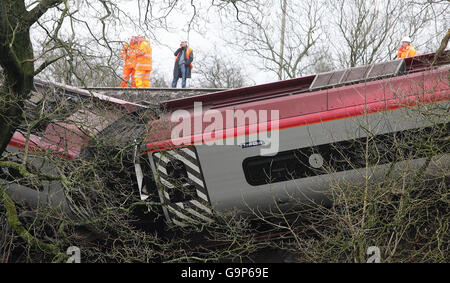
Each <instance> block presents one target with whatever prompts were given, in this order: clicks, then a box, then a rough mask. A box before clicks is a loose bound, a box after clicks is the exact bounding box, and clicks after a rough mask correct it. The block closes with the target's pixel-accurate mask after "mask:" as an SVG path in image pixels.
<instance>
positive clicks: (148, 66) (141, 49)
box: [135, 37, 152, 88]
mask: <svg viewBox="0 0 450 283" xmlns="http://www.w3.org/2000/svg"><path fill="white" fill-rule="evenodd" d="M151 71H152V47H151V46H150V43H149V42H148V41H147V40H146V39H145V38H143V37H139V45H138V48H137V52H136V75H135V77H136V87H137V88H143V87H150V72H151Z"/></svg>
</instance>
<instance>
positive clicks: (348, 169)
mask: <svg viewBox="0 0 450 283" xmlns="http://www.w3.org/2000/svg"><path fill="white" fill-rule="evenodd" d="M433 57H434V54H427V55H423V56H417V57H414V58H408V59H402V60H394V61H389V62H383V63H377V64H373V65H369V66H360V67H355V68H349V69H345V70H338V71H333V72H328V73H323V74H317V75H311V76H307V77H302V78H297V79H292V80H286V81H280V82H275V83H270V84H264V85H258V86H253V87H246V88H240V89H234V90H227V91H222V92H216V93H211V94H207V95H200V96H195V97H189V98H183V99H176V100H170V101H166V102H163V103H162V104H161V110H162V112H160V113H159V112H158V113H157V114H160V115H159V117H158V118H157V119H154V117H153V118H151V117H150V116H155V115H153V114H152V115H150V116H149V115H143V116H144V118H143V119H140V117H141V116H140V115H141V114H142V112H144V111H147V110H148V109H147V107H146V106H142V105H139V104H134V103H130V102H127V101H123V100H120V99H114V98H110V97H107V96H103V95H100V94H95V93H90V92H88V91H84V90H80V89H75V88H70V87H68V86H63V85H58V84H56V85H55V89H54V90H52V91H51V92H52V95H50V96H49V95H46V94H45V92H39V91H37V92H33V95H32V96H31V98H30V100H29V101H27V103H30V109H44V111H49V112H51V111H54V109H53V108H54V107H61V106H60V105H61V103H62V104H63V105H64V106H63V107H62V110H58V111H59V112H60V113H59V114H60V115H59V116H58V119H56V120H50V121H49V120H42V121H40V122H39V123H38V124H37V125H36V127H34V128H32V129H31V131H30V132H29V138H28V139H27V138H26V135H27V134H28V133H27V130H28V129H27V128H23V129H19V131H17V132H16V133H15V134H14V137H13V138H12V139H11V141H10V143H9V146H8V148H7V152H6V154H10V155H11V156H14V157H15V158H19V159H17V160H18V161H20V158H21V156H22V155H23V152H24V151H25V149H26V148H28V150H29V151H30V154H29V157H28V158H29V160H31V163H33V164H35V165H36V167H39V169H41V171H42V172H45V173H50V174H56V175H57V173H58V172H56V171H55V166H54V165H53V164H50V163H48V162H46V161H47V159H45V154H43V153H44V152H45V153H46V154H47V153H50V154H52V155H54V156H55V155H56V156H58V157H60V158H63V159H69V160H79V159H83V158H90V157H92V156H91V153H92V152H91V151H90V149H93V150H94V151H95V144H93V143H95V142H96V140H97V138H98V137H103V138H106V139H108V138H112V137H120V139H121V140H122V143H123V144H126V145H130V144H137V140H139V139H145V142H144V143H143V144H141V146H138V145H136V147H135V154H134V160H131V161H132V162H134V171H135V178H136V180H135V182H136V183H137V188H136V190H137V192H138V193H139V196H140V198H141V200H152V201H154V202H157V203H161V204H163V205H162V206H157V207H160V208H161V211H158V214H160V213H161V214H163V215H165V218H166V221H167V222H168V223H173V224H175V225H179V226H186V225H191V224H198V223H206V222H212V221H215V219H216V217H217V216H218V213H222V212H227V211H230V210H232V211H234V212H239V213H250V214H252V213H265V212H270V211H271V210H273V209H275V210H276V211H288V210H289V209H291V208H292V207H294V206H295V205H296V204H297V203H303V202H305V201H315V202H318V201H321V200H324V196H325V194H324V192H326V191H327V190H328V188H329V186H330V185H331V184H335V182H350V183H354V184H356V183H358V182H362V181H364V180H365V176H366V175H365V173H366V168H369V169H370V171H371V172H370V174H371V180H374V181H375V180H376V179H377V178H378V179H380V178H383V177H384V176H385V175H386V172H387V171H389V170H391V169H392V165H393V164H395V166H396V167H397V168H408V166H411V168H418V167H420V166H421V165H422V164H423V163H424V160H425V159H426V157H427V154H426V152H425V151H421V149H420V148H415V147H414V146H412V147H411V150H410V151H411V152H410V153H411V154H413V155H414V156H415V159H414V160H409V161H401V162H398V160H405V158H402V156H398V155H396V154H392V152H391V151H390V150H389V149H390V148H391V147H392V146H393V144H394V142H396V141H397V140H399V139H402V138H407V137H421V136H423V137H427V136H430V135H434V136H433V138H435V139H436V140H438V141H439V142H440V143H442V145H443V146H440V147H439V148H441V150H442V151H441V152H435V154H436V155H437V158H439V162H440V163H441V165H442V166H444V167H445V168H447V167H448V164H449V158H448V116H449V115H448V111H449V110H448V109H449V102H448V100H449V93H450V90H449V72H450V59H449V57H450V52H448V51H447V52H445V53H444V54H443V55H442V56H441V58H439V60H438V61H437V63H436V64H435V65H434V66H430V64H429V62H430V61H431V60H432V59H433ZM45 84H48V83H45ZM36 86H37V89H44V88H45V87H44V83H42V82H39V81H37V82H36ZM52 97H53V98H52ZM52 99H56V100H58V99H59V100H61V101H53V100H52ZM84 102H88V104H89V105H92V106H88V107H87V108H86V107H84V108H83V107H78V106H79V105H80V104H83V103H84ZM105 105H106V106H107V107H106V108H105ZM47 107H50V108H47ZM52 107H53V108H52ZM424 108H425V110H427V111H428V110H429V111H428V112H433V113H434V114H436V115H434V116H433V115H431V116H430V115H417V113H419V112H420V111H422V110H424ZM150 112H151V113H154V111H150ZM26 113H27V115H31V116H30V117H28V118H27V119H28V120H29V121H34V120H36V118H37V117H38V116H36V115H39V113H34V112H33V111H26ZM34 114H36V115H35V116H36V117H33V115H34ZM419 114H420V113H419ZM149 119H150V121H149V122H148V123H147V121H148V120H149ZM436 128H439V129H438V130H436ZM146 133H149V134H148V135H147V134H146ZM174 133H175V134H174ZM177 134H178V135H177ZM145 135H147V136H145ZM367 138H369V139H370V141H373V142H371V144H374V145H375V147H376V150H377V151H378V153H379V155H378V156H377V158H376V160H367V158H365V157H366V156H364V153H365V149H366V148H365V145H366V141H367ZM21 154H22V155H21ZM94 154H95V152H94ZM410 161H411V162H410ZM367 166H369V167H367ZM16 177H17V178H18V179H19V177H20V174H19V173H18V172H14V170H12V169H7V168H2V171H1V172H0V182H1V184H7V187H6V189H7V192H8V193H9V194H11V195H12V196H13V197H14V198H15V200H18V201H20V200H23V201H25V202H28V203H32V204H33V205H36V206H38V205H52V206H58V207H61V206H62V208H64V209H66V210H70V208H69V207H68V206H69V204H68V203H67V202H66V199H65V194H64V190H63V188H62V186H61V184H60V183H59V182H58V181H43V182H42V183H41V184H40V187H39V188H32V186H33V184H27V183H18V182H15V180H14V179H15V178H16ZM131 187H132V185H130V189H131ZM149 215H151V214H149ZM149 220H150V222H151V221H152V219H149Z"/></svg>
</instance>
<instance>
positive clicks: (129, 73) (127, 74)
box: [120, 64, 136, 87]
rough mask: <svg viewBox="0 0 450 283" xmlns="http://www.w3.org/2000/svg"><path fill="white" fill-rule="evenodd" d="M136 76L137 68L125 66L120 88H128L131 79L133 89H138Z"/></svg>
mask: <svg viewBox="0 0 450 283" xmlns="http://www.w3.org/2000/svg"><path fill="white" fill-rule="evenodd" d="M135 74H136V69H135V66H134V65H127V64H125V65H124V66H123V72H122V81H121V82H120V87H127V84H128V81H129V80H130V78H131V87H136V80H135Z"/></svg>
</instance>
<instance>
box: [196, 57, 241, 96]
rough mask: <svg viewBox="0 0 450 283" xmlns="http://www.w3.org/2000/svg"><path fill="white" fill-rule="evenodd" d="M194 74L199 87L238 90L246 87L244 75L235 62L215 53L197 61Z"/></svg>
mask: <svg viewBox="0 0 450 283" xmlns="http://www.w3.org/2000/svg"><path fill="white" fill-rule="evenodd" d="M195 69H196V73H197V74H198V75H199V78H198V81H199V85H200V87H205V88H239V87H243V86H246V85H248V82H247V79H246V75H245V74H244V71H243V69H242V67H241V66H240V65H239V63H237V62H236V60H233V59H232V58H225V57H223V56H221V55H219V54H217V52H214V55H209V56H205V57H202V56H200V59H198V62H197V63H196V68H195Z"/></svg>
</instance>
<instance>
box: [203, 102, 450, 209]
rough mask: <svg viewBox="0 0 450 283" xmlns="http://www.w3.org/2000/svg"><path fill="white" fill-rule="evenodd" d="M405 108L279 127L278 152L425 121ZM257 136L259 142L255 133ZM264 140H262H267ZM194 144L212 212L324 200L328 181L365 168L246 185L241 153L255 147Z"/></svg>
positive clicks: (356, 175) (379, 172) (356, 176)
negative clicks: (294, 199)
mask: <svg viewBox="0 0 450 283" xmlns="http://www.w3.org/2000/svg"><path fill="white" fill-rule="evenodd" d="M444 103H447V104H446V105H442V106H444V107H448V104H449V103H448V102H441V104H444ZM409 111H414V110H412V109H405V108H402V109H397V110H394V111H390V112H381V113H374V114H369V115H368V116H367V120H366V117H365V116H357V117H352V118H347V119H340V120H334V121H329V122H324V123H317V124H312V125H307V126H300V127H293V128H288V129H284V130H280V149H279V151H285V150H291V149H295V148H303V147H310V146H315V145H321V144H326V143H330V142H337V141H343V140H348V139H353V138H361V137H365V136H366V130H365V129H367V128H368V129H370V130H371V132H372V133H374V134H384V133H388V132H393V131H400V130H407V129H413V128H417V127H421V126H427V125H430V124H431V123H430V122H428V121H424V120H423V121H417V119H415V118H412V117H411V115H409V114H408V113H409ZM367 123H369V125H367ZM258 139H260V140H264V139H262V138H261V137H258ZM264 141H265V142H266V144H267V142H268V140H264ZM196 148H197V153H198V156H199V160H200V164H201V166H202V168H203V175H204V178H205V183H206V186H207V188H208V193H209V196H210V200H211V204H212V206H213V208H214V209H216V210H218V211H227V210H229V209H232V208H234V209H237V210H240V211H249V210H252V209H260V210H262V211H264V210H266V211H267V209H270V208H271V207H272V208H273V207H274V205H275V206H276V205H278V204H280V203H282V202H285V201H286V200H289V199H293V197H295V198H296V199H297V201H305V200H308V199H311V200H321V199H323V198H324V194H323V192H324V191H326V190H327V189H328V187H329V185H330V184H332V183H333V182H336V181H338V180H340V181H346V182H358V181H361V178H364V177H363V176H364V174H362V173H363V172H364V170H365V168H362V169H358V170H351V171H344V172H339V173H335V174H332V175H321V176H314V177H307V178H303V179H296V180H290V181H286V182H279V183H274V184H265V185H261V186H251V185H249V184H248V183H247V181H246V179H245V175H244V172H243V168H242V162H243V160H244V159H246V158H247V157H251V156H257V155H259V154H260V147H258V146H256V147H249V148H244V149H243V148H241V146H239V143H238V144H236V145H211V146H208V145H198V146H196ZM400 165H401V164H400ZM370 170H371V172H372V173H373V174H374V178H375V177H377V176H378V177H379V178H381V177H382V176H383V172H385V171H384V170H387V167H386V166H384V165H383V166H378V167H376V168H370Z"/></svg>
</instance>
